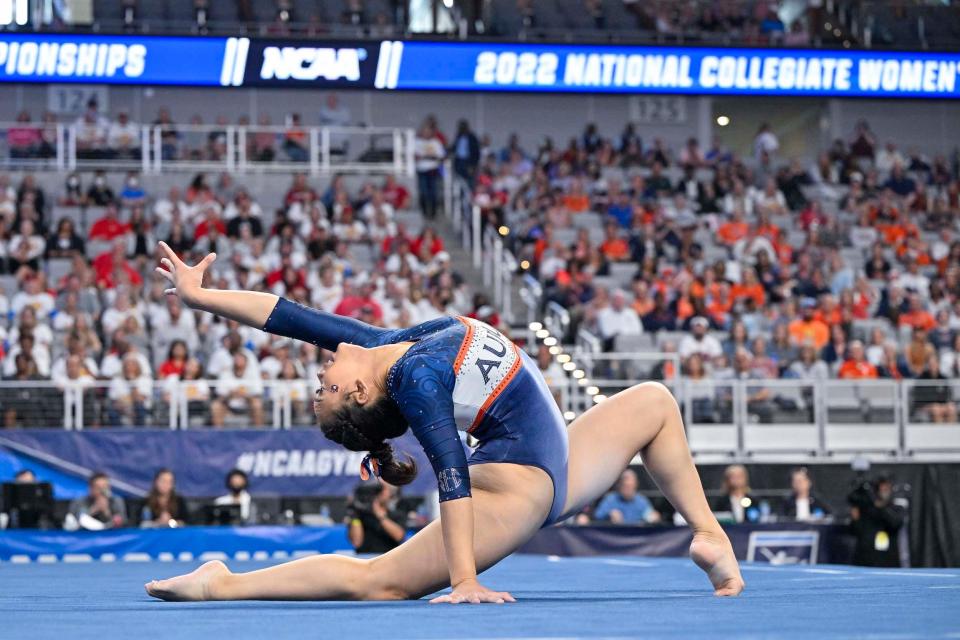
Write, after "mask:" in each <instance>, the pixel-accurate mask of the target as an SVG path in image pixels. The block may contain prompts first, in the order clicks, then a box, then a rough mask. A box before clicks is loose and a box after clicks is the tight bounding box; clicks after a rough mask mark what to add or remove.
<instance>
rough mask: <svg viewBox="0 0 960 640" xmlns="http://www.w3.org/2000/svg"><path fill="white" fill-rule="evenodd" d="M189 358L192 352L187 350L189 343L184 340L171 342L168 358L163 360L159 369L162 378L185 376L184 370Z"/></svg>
mask: <svg viewBox="0 0 960 640" xmlns="http://www.w3.org/2000/svg"><path fill="white" fill-rule="evenodd" d="M189 359H190V352H189V351H188V350H187V343H186V342H184V341H183V340H174V341H173V342H171V343H170V350H169V351H168V352H167V359H166V360H164V361H163V363H162V364H161V365H160V369H159V370H158V373H159V374H160V378H167V377H169V376H183V370H184V368H185V367H186V365H187V360H189Z"/></svg>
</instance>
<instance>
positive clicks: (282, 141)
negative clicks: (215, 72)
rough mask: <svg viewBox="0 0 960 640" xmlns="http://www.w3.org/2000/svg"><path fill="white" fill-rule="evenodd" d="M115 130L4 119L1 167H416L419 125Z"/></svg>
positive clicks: (408, 172)
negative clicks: (415, 145) (415, 149)
mask: <svg viewBox="0 0 960 640" xmlns="http://www.w3.org/2000/svg"><path fill="white" fill-rule="evenodd" d="M110 132H111V130H110V127H109V125H107V124H98V125H90V126H87V125H84V124H81V123H76V122H75V123H24V122H0V167H2V168H14V169H19V168H23V169H50V170H58V171H68V170H70V171H72V170H76V169H87V170H90V169H120V170H138V171H142V172H143V173H149V174H157V173H161V172H162V171H165V170H167V171H169V170H189V171H198V170H203V171H228V172H231V173H235V172H240V173H247V172H251V171H252V172H283V173H289V172H291V171H303V172H308V173H310V174H311V175H326V174H332V173H337V172H344V173H357V172H364V173H385V174H386V173H389V174H394V175H404V176H408V177H409V176H413V173H414V152H413V150H414V131H413V129H410V128H403V127H306V126H299V125H296V126H295V125H288V126H273V125H218V124H211V125H204V124H193V125H191V124H187V125H181V124H173V125H131V127H130V128H129V129H128V130H127V131H126V132H125V133H124V135H122V136H120V135H116V136H115V135H112V134H111V133H110ZM134 132H135V133H136V135H134Z"/></svg>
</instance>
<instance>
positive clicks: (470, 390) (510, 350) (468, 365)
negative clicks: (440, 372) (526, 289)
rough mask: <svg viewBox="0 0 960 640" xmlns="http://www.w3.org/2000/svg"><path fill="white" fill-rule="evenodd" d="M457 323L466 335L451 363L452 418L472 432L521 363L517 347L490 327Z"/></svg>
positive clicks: (472, 322)
mask: <svg viewBox="0 0 960 640" xmlns="http://www.w3.org/2000/svg"><path fill="white" fill-rule="evenodd" d="M459 320H460V321H461V322H462V323H463V324H464V325H465V326H466V328H467V334H466V335H465V336H464V339H463V344H462V346H461V347H460V353H458V354H457V359H456V361H455V362H454V373H455V374H456V384H455V385H454V388H453V403H454V416H455V417H456V420H457V426H458V427H460V428H461V429H467V430H471V429H474V428H476V426H477V425H478V424H480V421H481V420H483V416H484V414H485V413H486V410H487V408H488V407H489V406H490V405H491V404H492V403H493V401H494V400H496V398H497V396H498V395H500V393H501V392H502V391H503V390H504V389H505V388H506V386H507V385H508V384H510V381H511V380H512V379H513V378H514V376H516V374H517V371H518V370H519V369H520V364H521V360H520V354H519V352H518V351H517V347H516V346H515V345H514V344H513V343H512V342H510V341H509V340H507V338H506V337H505V336H504V335H503V334H502V333H500V332H499V331H497V330H496V329H494V328H493V327H491V326H489V325H487V324H484V323H482V322H480V321H478V320H473V319H471V318H459Z"/></svg>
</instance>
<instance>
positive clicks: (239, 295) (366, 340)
mask: <svg viewBox="0 0 960 640" xmlns="http://www.w3.org/2000/svg"><path fill="white" fill-rule="evenodd" d="M160 249H161V250H162V251H163V253H164V256H165V257H164V258H162V259H161V260H160V262H161V264H162V265H163V266H162V267H157V273H159V274H161V275H162V276H163V277H164V278H166V279H167V280H168V281H169V282H170V283H171V284H172V285H173V286H172V287H171V288H170V289H167V291H166V293H168V294H174V295H178V296H180V299H181V300H183V302H184V304H186V305H187V306H188V307H190V308H192V309H198V310H200V311H208V312H210V313H214V314H216V315H218V316H223V317H225V318H230V319H231V320H236V321H237V322H239V323H241V324H245V325H248V326H250V327H254V328H256V329H263V330H264V331H266V332H268V333H273V334H276V335H281V336H286V337H288V338H294V339H296V340H302V341H304V342H311V343H313V344H315V345H317V346H319V347H322V348H324V349H329V350H330V351H333V350H335V349H336V348H337V345H338V344H340V343H341V342H347V343H349V344H358V345H361V346H369V345H370V344H372V343H373V342H374V340H375V339H376V338H377V336H378V335H380V334H381V333H383V332H384V331H385V330H384V329H379V328H377V327H371V326H370V325H368V324H364V323H363V322H360V321H359V320H354V319H352V318H344V317H342V316H337V315H333V314H331V313H325V312H323V311H317V310H316V309H310V308H307V307H304V306H302V305H299V304H297V303H295V302H290V301H289V300H284V299H283V298H280V297H279V296H276V295H274V294H272V293H262V292H260V291H225V290H219V289H204V288H203V274H204V272H205V271H206V270H207V268H208V267H209V266H210V265H211V264H213V261H214V260H216V259H217V256H216V254H214V253H211V254H209V255H207V257H205V258H204V259H203V260H201V261H200V262H198V263H197V264H196V265H195V266H192V267H191V266H188V265H187V264H186V263H185V262H183V260H181V259H180V258H178V257H177V255H176V254H175V253H174V252H173V250H172V249H171V248H170V247H169V246H167V244H166V243H165V242H161V243H160ZM164 267H165V268H164Z"/></svg>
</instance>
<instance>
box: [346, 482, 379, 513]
mask: <svg viewBox="0 0 960 640" xmlns="http://www.w3.org/2000/svg"><path fill="white" fill-rule="evenodd" d="M379 493H380V486H379V485H376V484H362V485H360V486H359V487H357V489H356V491H354V492H353V500H352V501H351V502H350V506H349V507H348V508H347V514H348V515H349V516H350V517H351V518H354V517H356V516H358V515H360V514H368V513H371V512H372V511H373V501H374V500H376V499H377V495H378V494H379Z"/></svg>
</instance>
